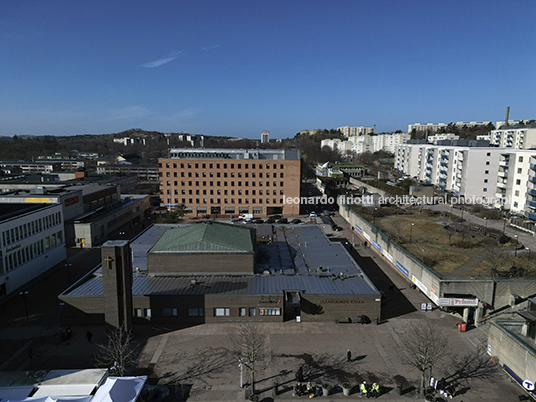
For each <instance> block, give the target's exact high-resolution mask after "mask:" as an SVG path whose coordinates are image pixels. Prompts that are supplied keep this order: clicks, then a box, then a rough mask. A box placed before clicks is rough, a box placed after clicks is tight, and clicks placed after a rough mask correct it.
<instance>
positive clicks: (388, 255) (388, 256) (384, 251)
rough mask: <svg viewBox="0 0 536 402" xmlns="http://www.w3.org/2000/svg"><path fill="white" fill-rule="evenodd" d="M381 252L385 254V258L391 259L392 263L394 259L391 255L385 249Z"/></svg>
mask: <svg viewBox="0 0 536 402" xmlns="http://www.w3.org/2000/svg"><path fill="white" fill-rule="evenodd" d="M382 254H383V255H384V256H385V258H387V259H388V260H389V261H391V263H392V264H394V262H395V260H394V258H393V256H392V255H391V254H389V253H388V252H387V250H385V249H383V251H382Z"/></svg>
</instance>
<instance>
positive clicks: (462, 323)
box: [460, 322, 467, 332]
mask: <svg viewBox="0 0 536 402" xmlns="http://www.w3.org/2000/svg"><path fill="white" fill-rule="evenodd" d="M466 329H467V324H466V323H465V322H460V331H461V332H465V330H466Z"/></svg>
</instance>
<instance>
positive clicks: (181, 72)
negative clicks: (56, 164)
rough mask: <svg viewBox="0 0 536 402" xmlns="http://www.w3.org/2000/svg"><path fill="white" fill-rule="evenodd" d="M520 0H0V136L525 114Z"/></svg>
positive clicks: (529, 27)
mask: <svg viewBox="0 0 536 402" xmlns="http://www.w3.org/2000/svg"><path fill="white" fill-rule="evenodd" d="M535 19H536V1H533V0H522V1H521V0H513V1H508V2H505V1H502V0H500V1H495V0H485V1H480V0H471V1H467V0H464V1H450V0H426V1H416V0H396V1H389V0H370V1H365V0H353V1H350V0H331V1H327V0H324V1H317V0H263V1H258V0H244V1H235V0H214V1H209V0H195V1H194V0H189V1H183V0H173V1H168V0H158V1H151V2H150V1H137V0H128V1H126V0H125V1H118V0H107V1H101V0H92V1H54V0H46V1H45V0H34V1H31V0H28V1H15V0H4V1H2V2H0V135H14V134H19V135H21V134H34V135H50V134H52V135H76V134H101V133H113V132H119V131H123V130H126V129H129V128H135V127H136V128H138V127H139V128H143V129H145V130H156V131H162V132H179V131H189V132H192V133H204V134H209V135H229V136H236V137H248V138H260V133H261V131H262V130H269V131H270V133H271V137H272V138H286V137H292V136H293V135H294V134H295V133H296V132H298V131H300V130H303V129H315V128H336V127H339V126H346V125H350V126H372V125H374V124H376V126H377V131H378V132H381V131H394V130H397V129H401V130H407V126H408V124H412V123H417V122H418V123H428V122H434V123H439V122H442V123H449V122H451V121H493V122H496V121H499V120H504V116H505V112H506V107H507V106H510V118H512V119H534V118H536V85H535V84H536V67H535V66H536V25H535V24H534V21H535Z"/></svg>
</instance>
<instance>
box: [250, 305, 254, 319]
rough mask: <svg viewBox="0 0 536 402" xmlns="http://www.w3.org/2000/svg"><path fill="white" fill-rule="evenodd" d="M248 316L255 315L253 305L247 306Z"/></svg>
mask: <svg viewBox="0 0 536 402" xmlns="http://www.w3.org/2000/svg"><path fill="white" fill-rule="evenodd" d="M249 316H250V317H254V316H255V307H250V308H249Z"/></svg>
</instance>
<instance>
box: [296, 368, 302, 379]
mask: <svg viewBox="0 0 536 402" xmlns="http://www.w3.org/2000/svg"><path fill="white" fill-rule="evenodd" d="M303 380H304V378H303V368H301V367H300V368H299V369H298V371H297V372H296V381H298V382H303Z"/></svg>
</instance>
